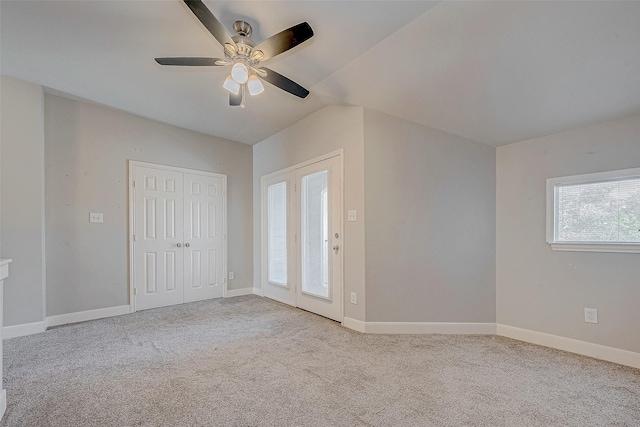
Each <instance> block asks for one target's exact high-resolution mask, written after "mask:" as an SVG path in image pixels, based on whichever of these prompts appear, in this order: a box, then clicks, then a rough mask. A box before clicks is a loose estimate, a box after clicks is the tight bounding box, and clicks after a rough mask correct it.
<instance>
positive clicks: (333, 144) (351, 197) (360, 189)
mask: <svg viewBox="0 0 640 427" xmlns="http://www.w3.org/2000/svg"><path fill="white" fill-rule="evenodd" d="M363 129H364V126H363V109H362V108H361V107H341V106H330V107H325V108H323V109H321V110H319V111H317V112H315V113H313V114H311V115H309V116H308V117H306V118H304V119H303V120H301V121H299V122H298V123H296V124H294V125H292V126H290V127H288V128H286V129H284V130H282V131H280V132H278V133H277V134H275V135H273V136H271V137H269V138H267V139H265V140H264V141H262V142H260V143H258V144H256V145H254V146H253V189H254V190H253V220H254V257H253V262H254V284H255V286H256V287H257V288H260V287H261V268H262V259H261V255H260V250H261V231H260V218H261V201H260V200H261V199H260V198H261V195H260V192H261V185H260V179H261V177H262V176H264V175H267V174H269V173H271V172H275V171H278V170H281V169H285V168H287V167H289V166H293V165H295V164H298V163H301V162H304V161H306V160H310V159H313V158H315V157H318V156H321V155H323V154H327V153H329V152H332V151H335V150H338V149H340V148H343V149H344V215H343V218H344V219H345V220H344V221H345V222H344V291H345V317H350V318H353V319H358V320H364V310H365V288H364V224H365V215H364V164H363V148H364V147H363V145H364V135H363ZM350 209H355V210H357V211H358V221H357V222H346V211H347V210H350ZM351 292H356V293H357V295H358V304H357V305H354V304H350V303H348V302H347V299H348V295H350V293H351Z"/></svg>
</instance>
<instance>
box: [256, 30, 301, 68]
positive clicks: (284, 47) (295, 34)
mask: <svg viewBox="0 0 640 427" xmlns="http://www.w3.org/2000/svg"><path fill="white" fill-rule="evenodd" d="M311 37H313V30H312V29H311V26H310V25H309V24H308V23H306V22H303V23H301V24H298V25H294V26H293V27H291V28H289V29H287V30H284V31H280V32H279V33H278V34H276V35H273V36H271V37H269V38H268V39H266V40H265V41H263V42H262V43H260V44H258V45H257V46H256V47H254V48H253V51H254V52H256V51H261V52H262V53H263V54H264V57H263V58H262V59H261V61H266V60H267V59H270V58H273V57H274V56H276V55H280V54H281V53H283V52H286V51H288V50H289V49H291V48H294V47H296V46H298V45H299V44H300V43H303V42H305V41H307V40H309V39H310V38H311Z"/></svg>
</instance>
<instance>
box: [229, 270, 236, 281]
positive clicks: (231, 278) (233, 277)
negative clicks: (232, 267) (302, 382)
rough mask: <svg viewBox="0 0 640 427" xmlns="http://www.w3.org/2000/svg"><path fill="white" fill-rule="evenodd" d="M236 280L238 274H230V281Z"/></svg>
mask: <svg viewBox="0 0 640 427" xmlns="http://www.w3.org/2000/svg"><path fill="white" fill-rule="evenodd" d="M235 278H236V274H235V273H234V272H233V271H230V272H229V280H233V279H235Z"/></svg>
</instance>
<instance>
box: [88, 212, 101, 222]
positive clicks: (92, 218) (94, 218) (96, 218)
mask: <svg viewBox="0 0 640 427" xmlns="http://www.w3.org/2000/svg"><path fill="white" fill-rule="evenodd" d="M89 222H104V221H103V216H102V213H99V212H91V213H90V214H89Z"/></svg>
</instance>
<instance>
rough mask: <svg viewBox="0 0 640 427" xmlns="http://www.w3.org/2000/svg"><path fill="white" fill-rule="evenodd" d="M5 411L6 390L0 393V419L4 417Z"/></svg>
mask: <svg viewBox="0 0 640 427" xmlns="http://www.w3.org/2000/svg"><path fill="white" fill-rule="evenodd" d="M6 410H7V390H2V391H0V419H2V417H3V416H4V413H5V411H6Z"/></svg>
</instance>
